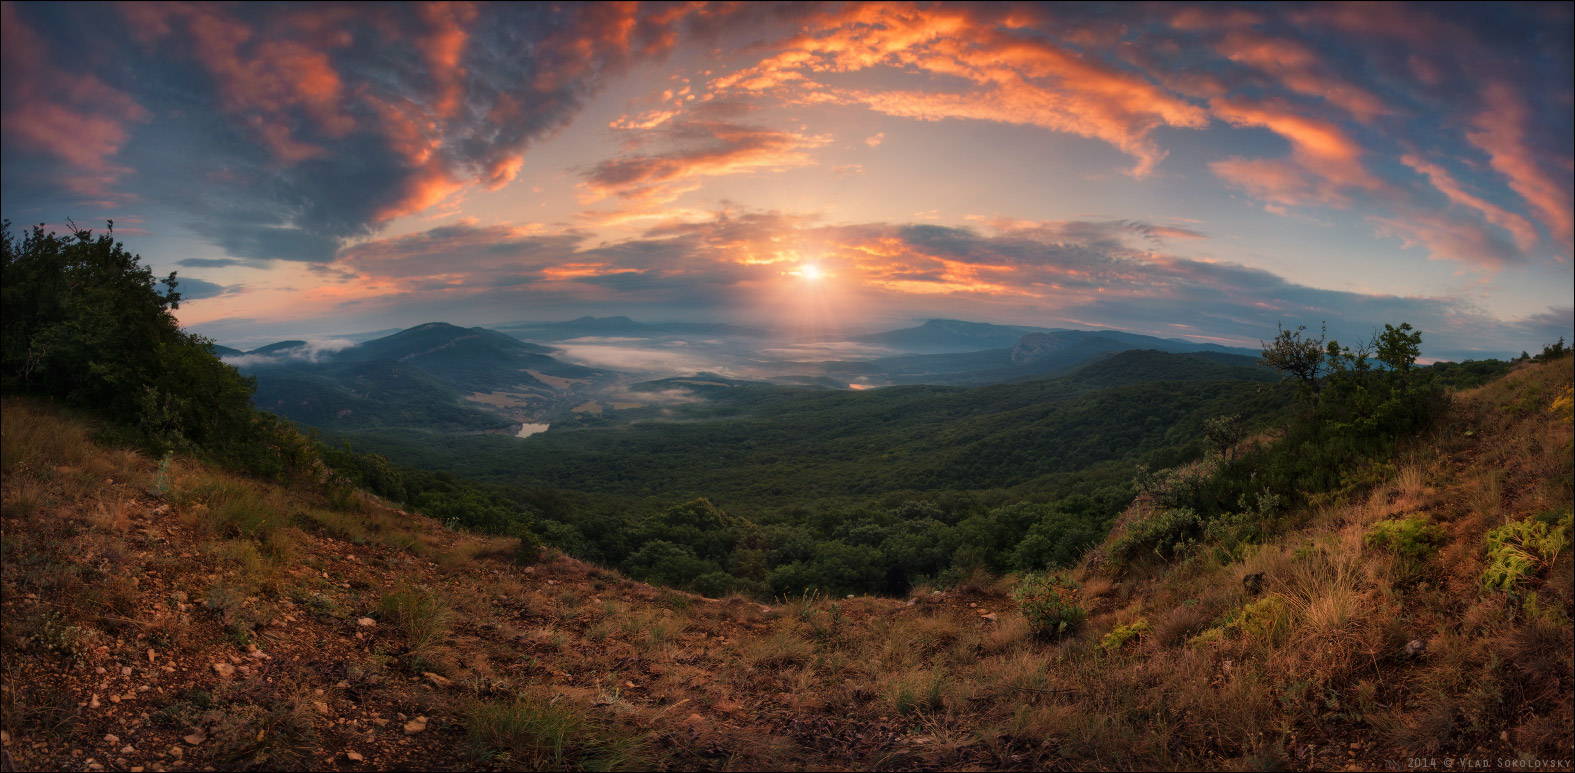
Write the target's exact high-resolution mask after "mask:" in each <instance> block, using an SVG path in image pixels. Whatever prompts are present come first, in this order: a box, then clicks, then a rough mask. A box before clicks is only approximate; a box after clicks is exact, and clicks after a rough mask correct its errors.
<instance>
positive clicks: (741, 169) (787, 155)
mask: <svg viewBox="0 0 1575 773" xmlns="http://www.w3.org/2000/svg"><path fill="white" fill-rule="evenodd" d="M664 131H665V133H664V135H663V136H665V137H667V138H668V139H671V140H673V141H674V142H675V143H676V144H679V145H681V146H682V147H680V148H679V149H676V150H672V151H669V152H666V153H655V154H639V155H630V156H624V157H621V158H616V159H612V160H609V161H603V162H601V163H599V164H597V165H596V166H595V167H593V168H591V169H590V170H589V171H588V172H587V173H586V180H585V183H584V185H585V188H586V189H587V190H588V191H589V195H588V196H587V200H588V201H596V200H600V199H602V198H606V197H608V196H618V197H621V198H624V199H631V200H638V201H641V202H645V203H649V204H660V203H666V202H669V201H672V200H673V199H676V198H677V197H678V196H680V195H682V194H684V193H686V192H688V191H691V190H694V189H695V188H696V187H697V186H698V185H699V180H700V179H702V178H706V177H717V176H721V175H731V174H743V173H749V172H758V171H767V170H780V169H788V168H791V167H796V166H805V165H808V164H812V163H814V162H813V160H812V159H810V157H809V155H808V154H807V153H805V152H804V151H806V150H809V149H812V148H817V147H821V146H823V145H825V144H827V143H829V142H830V141H831V138H830V137H829V136H826V135H808V134H799V133H795V132H784V131H775V130H772V129H764V128H760V127H755V126H743V125H739V124H732V123H726V122H723V121H705V120H699V121H682V122H676V123H674V124H673V125H672V126H671V127H670V128H668V129H666V130H664Z"/></svg>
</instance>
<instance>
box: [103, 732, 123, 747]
mask: <svg viewBox="0 0 1575 773" xmlns="http://www.w3.org/2000/svg"><path fill="white" fill-rule="evenodd" d="M104 743H107V744H109V745H110V746H114V745H115V744H117V743H120V736H118V735H106V736H104Z"/></svg>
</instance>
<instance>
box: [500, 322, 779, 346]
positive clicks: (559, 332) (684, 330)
mask: <svg viewBox="0 0 1575 773" xmlns="http://www.w3.org/2000/svg"><path fill="white" fill-rule="evenodd" d="M493 327H495V328H496V329H498V330H503V331H507V332H508V333H509V334H511V335H516V336H519V337H521V338H526V339H531V340H536V341H567V340H569V339H571V338H588V337H606V338H658V337H666V336H748V337H755V338H758V337H763V336H767V335H769V334H770V332H769V331H767V330H763V329H760V328H752V327H741V326H739V325H728V324H724V323H721V322H657V323H647V322H636V321H634V320H632V319H629V318H628V317H580V318H579V319H571V320H569V321H567V322H506V323H503V324H501V325H494V326H493Z"/></svg>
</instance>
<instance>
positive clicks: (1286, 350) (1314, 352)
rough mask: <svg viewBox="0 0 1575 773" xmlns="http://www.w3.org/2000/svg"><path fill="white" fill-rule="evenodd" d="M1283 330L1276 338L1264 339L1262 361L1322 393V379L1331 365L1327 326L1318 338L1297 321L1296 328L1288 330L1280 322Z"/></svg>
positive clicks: (1315, 392) (1311, 389) (1313, 391)
mask: <svg viewBox="0 0 1575 773" xmlns="http://www.w3.org/2000/svg"><path fill="white" fill-rule="evenodd" d="M1279 330H1280V332H1279V334H1278V335H1276V336H1275V337H1274V340H1273V341H1272V342H1264V343H1263V358H1262V360H1260V361H1261V362H1262V364H1264V365H1266V366H1268V367H1270V368H1273V369H1275V370H1277V371H1279V372H1281V373H1284V374H1285V375H1287V376H1290V377H1292V378H1295V379H1296V380H1297V381H1299V382H1301V386H1302V388H1303V389H1304V390H1307V391H1309V392H1311V393H1312V394H1314V395H1316V394H1318V390H1319V389H1320V388H1321V384H1320V382H1319V380H1320V379H1321V378H1322V377H1323V375H1324V373H1325V369H1326V366H1327V362H1326V359H1325V358H1326V357H1328V351H1327V350H1326V348H1325V339H1326V338H1327V337H1328V336H1327V333H1328V331H1327V328H1325V329H1324V330H1323V331H1322V332H1320V334H1319V336H1318V337H1317V338H1313V337H1312V336H1304V335H1303V333H1304V332H1305V331H1306V330H1307V326H1306V325H1297V326H1296V329H1295V330H1287V329H1285V326H1284V325H1280V326H1279Z"/></svg>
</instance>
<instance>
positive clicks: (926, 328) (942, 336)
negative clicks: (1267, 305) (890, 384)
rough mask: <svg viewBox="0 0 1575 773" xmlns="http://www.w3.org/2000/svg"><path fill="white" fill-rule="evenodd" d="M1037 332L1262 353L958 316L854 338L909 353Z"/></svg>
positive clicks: (984, 345) (1011, 343)
mask: <svg viewBox="0 0 1575 773" xmlns="http://www.w3.org/2000/svg"><path fill="white" fill-rule="evenodd" d="M1036 333H1038V334H1046V335H1052V336H1054V335H1065V334H1071V335H1076V336H1082V337H1089V336H1097V337H1101V338H1106V339H1109V340H1110V341H1112V342H1114V343H1116V344H1120V345H1122V346H1124V347H1125V348H1126V349H1154V350H1157V351H1161V352H1172V353H1181V352H1223V353H1226V354H1241V355H1246V356H1252V357H1256V356H1257V355H1258V353H1259V352H1258V350H1256V349H1245V348H1240V347H1231V346H1221V345H1219V344H1203V343H1196V342H1193V341H1187V340H1185V339H1181V338H1158V337H1155V336H1146V335H1139V334H1137V333H1126V332H1123V331H1120V330H1070V329H1066V328H1048V327H1028V326H1024V325H993V324H990V323H988V322H964V321H962V320H956V319H932V320H930V321H928V322H925V323H924V324H922V325H919V326H917V327H910V328H903V329H901V330H888V331H885V332H882V333H869V334H866V335H861V336H854V337H853V340H855V341H859V342H861V343H872V344H879V345H881V346H887V347H890V348H892V349H898V350H901V351H907V352H977V351H983V350H986V349H1006V348H1012V347H1016V346H1017V345H1018V343H1019V342H1020V341H1021V340H1022V339H1023V337H1024V336H1028V335H1033V334H1036Z"/></svg>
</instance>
